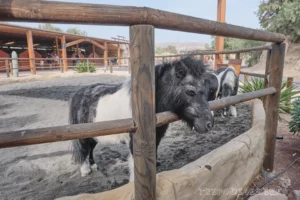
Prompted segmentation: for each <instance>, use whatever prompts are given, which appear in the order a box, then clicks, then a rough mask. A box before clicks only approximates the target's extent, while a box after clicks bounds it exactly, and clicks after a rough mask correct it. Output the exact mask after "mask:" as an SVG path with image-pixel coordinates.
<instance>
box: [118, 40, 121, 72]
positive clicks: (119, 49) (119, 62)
mask: <svg viewBox="0 0 300 200" xmlns="http://www.w3.org/2000/svg"><path fill="white" fill-rule="evenodd" d="M120 57H121V47H120V44H118V65H119V67H121V59H120Z"/></svg>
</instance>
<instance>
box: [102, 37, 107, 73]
mask: <svg viewBox="0 0 300 200" xmlns="http://www.w3.org/2000/svg"><path fill="white" fill-rule="evenodd" d="M104 47H105V49H104V52H103V59H104V71H105V72H106V70H107V57H108V48H107V42H104Z"/></svg>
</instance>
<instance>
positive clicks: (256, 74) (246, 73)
mask: <svg viewBox="0 0 300 200" xmlns="http://www.w3.org/2000/svg"><path fill="white" fill-rule="evenodd" d="M240 74H243V75H247V76H253V77H258V78H264V77H265V75H264V74H258V73H252V72H244V71H241V72H240Z"/></svg>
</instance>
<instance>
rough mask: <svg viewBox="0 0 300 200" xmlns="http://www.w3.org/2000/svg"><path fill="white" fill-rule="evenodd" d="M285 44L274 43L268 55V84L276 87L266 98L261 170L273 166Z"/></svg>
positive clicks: (271, 169)
mask: <svg viewBox="0 0 300 200" xmlns="http://www.w3.org/2000/svg"><path fill="white" fill-rule="evenodd" d="M284 56H285V44H284V43H281V44H277V43H274V44H273V45H272V52H271V57H270V66H271V67H270V69H269V70H270V78H269V86H270V87H274V88H275V89H276V93H274V94H272V95H268V96H267V99H266V122H265V123H266V124H265V130H266V147H265V158H264V162H263V170H264V171H266V172H272V171H273V167H274V155H275V145H276V135H277V125H278V117H279V101H280V92H281V82H282V74H283V66H284Z"/></svg>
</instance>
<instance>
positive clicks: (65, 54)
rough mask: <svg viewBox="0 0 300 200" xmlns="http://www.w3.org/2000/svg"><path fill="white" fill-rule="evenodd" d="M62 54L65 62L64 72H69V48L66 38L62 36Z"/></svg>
mask: <svg viewBox="0 0 300 200" xmlns="http://www.w3.org/2000/svg"><path fill="white" fill-rule="evenodd" d="M60 40H61V53H62V60H63V70H64V72H66V71H68V61H67V47H66V36H64V35H63V36H61V38H60Z"/></svg>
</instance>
